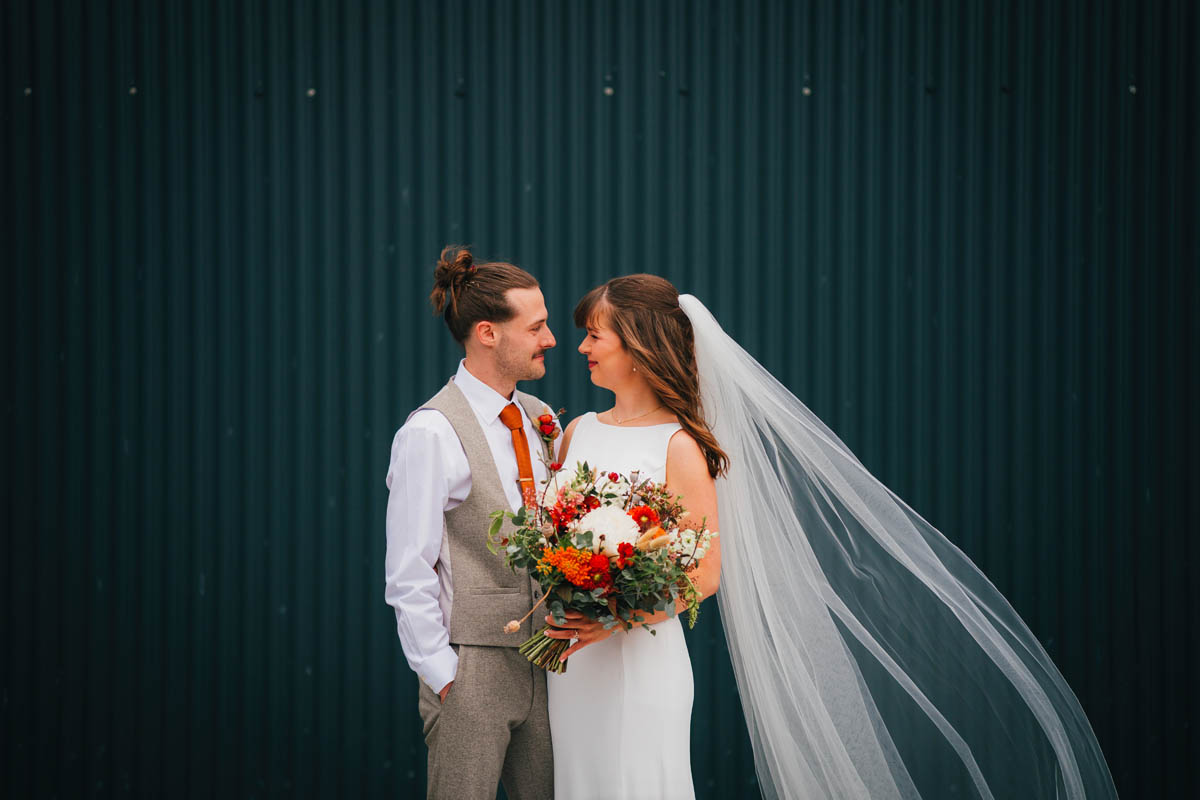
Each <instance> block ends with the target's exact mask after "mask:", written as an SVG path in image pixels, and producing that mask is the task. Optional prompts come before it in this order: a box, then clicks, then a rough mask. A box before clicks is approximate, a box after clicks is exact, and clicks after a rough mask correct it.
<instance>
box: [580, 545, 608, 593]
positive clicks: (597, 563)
mask: <svg viewBox="0 0 1200 800" xmlns="http://www.w3.org/2000/svg"><path fill="white" fill-rule="evenodd" d="M588 578H589V579H590V580H591V582H592V585H591V586H585V587H584V588H585V589H595V588H596V587H597V586H607V585H608V584H610V583H612V573H611V572H610V571H609V564H608V556H606V555H604V554H603V553H595V554H593V555H592V557H591V559H590V561H589V562H588Z"/></svg>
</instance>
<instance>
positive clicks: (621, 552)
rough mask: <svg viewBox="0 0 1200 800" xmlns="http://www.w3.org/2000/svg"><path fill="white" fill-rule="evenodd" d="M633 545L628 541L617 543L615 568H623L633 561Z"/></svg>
mask: <svg viewBox="0 0 1200 800" xmlns="http://www.w3.org/2000/svg"><path fill="white" fill-rule="evenodd" d="M633 551H634V547H633V545H632V544H630V543H629V542H621V543H620V544H619V545H617V569H625V568H626V567H628V566H629V564H630V563H631V562H632V561H633Z"/></svg>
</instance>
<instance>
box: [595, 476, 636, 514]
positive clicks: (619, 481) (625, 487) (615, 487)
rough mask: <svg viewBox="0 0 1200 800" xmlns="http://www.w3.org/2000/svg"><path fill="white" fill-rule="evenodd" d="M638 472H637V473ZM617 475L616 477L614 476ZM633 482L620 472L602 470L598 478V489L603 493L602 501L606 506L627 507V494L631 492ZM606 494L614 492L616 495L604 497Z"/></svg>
mask: <svg viewBox="0 0 1200 800" xmlns="http://www.w3.org/2000/svg"><path fill="white" fill-rule="evenodd" d="M635 474H636V473H635ZM614 475H616V476H617V477H616V479H615V480H614V479H613V476H614ZM630 488H632V484H631V483H630V482H629V478H626V477H625V476H624V475H622V474H620V473H619V472H602V473H600V475H599V476H598V477H597V479H596V491H598V492H599V493H600V494H601V498H600V502H601V503H603V504H604V505H606V506H619V507H621V508H624V507H625V496H626V495H628V494H629V490H630ZM606 494H614V495H616V497H603V495H606Z"/></svg>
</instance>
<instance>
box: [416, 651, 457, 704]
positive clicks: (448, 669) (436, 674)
mask: <svg viewBox="0 0 1200 800" xmlns="http://www.w3.org/2000/svg"><path fill="white" fill-rule="evenodd" d="M457 673H458V654H457V653H455V652H454V648H452V647H450V646H449V645H447V646H446V648H445V649H444V650H439V651H437V652H436V653H434V654H433V655H432V656H430V657H429V658H427V659H425V663H424V664H422V665H421V672H420V675H421V680H423V681H425V683H427V684H428V685H429V688H430V689H433V691H435V692H437V693H438V694H441V692H442V689H445V688H446V684H447V683H449V682H450V681H452V680H454V676H455V675H456V674H457Z"/></svg>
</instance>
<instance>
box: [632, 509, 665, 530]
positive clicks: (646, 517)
mask: <svg viewBox="0 0 1200 800" xmlns="http://www.w3.org/2000/svg"><path fill="white" fill-rule="evenodd" d="M629 516H631V517H633V521H634V522H636V523H637V524H638V527H639V528H640V529H641V530H642V533H645V532H646V531H647V530H649V529H650V527H651V526H652V525H657V524H658V512H657V511H655V510H654V509H653V508H651V507H650V506H634V507H633V508H631V509H629Z"/></svg>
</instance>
